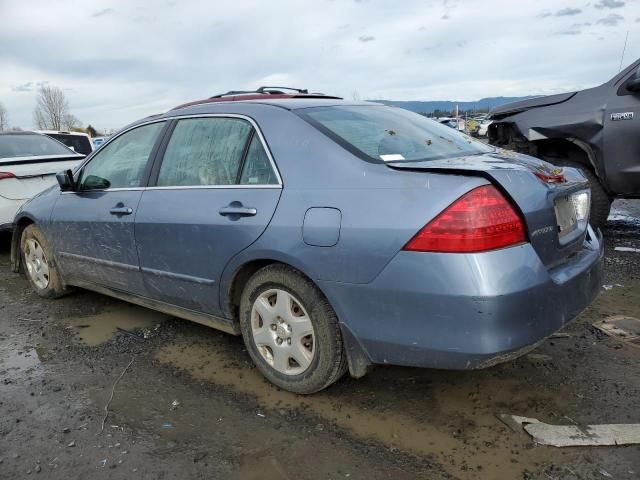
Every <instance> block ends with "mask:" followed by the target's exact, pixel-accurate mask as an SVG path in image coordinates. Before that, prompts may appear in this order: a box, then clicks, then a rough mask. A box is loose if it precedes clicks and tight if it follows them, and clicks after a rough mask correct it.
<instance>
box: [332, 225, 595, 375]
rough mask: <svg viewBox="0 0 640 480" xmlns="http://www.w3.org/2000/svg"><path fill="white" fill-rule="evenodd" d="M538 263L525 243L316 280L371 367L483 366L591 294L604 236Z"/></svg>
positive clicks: (570, 313)
mask: <svg viewBox="0 0 640 480" xmlns="http://www.w3.org/2000/svg"><path fill="white" fill-rule="evenodd" d="M590 237H591V238H592V239H591V240H590V241H589V242H585V247H584V248H583V249H582V250H581V251H580V252H579V253H578V254H576V255H575V256H574V257H573V258H571V259H570V260H569V261H567V262H566V263H564V264H562V265H561V266H559V267H556V268H553V269H547V267H545V266H544V265H543V264H542V263H541V261H540V259H539V257H538V256H537V254H536V253H535V251H534V249H533V247H532V246H531V245H530V244H525V245H521V246H517V247H512V248H506V249H502V250H496V251H492V252H487V253H480V254H438V253H416V252H404V251H403V252H400V253H399V254H398V255H396V257H394V259H393V260H392V261H391V262H390V263H389V264H388V265H387V267H386V268H385V269H384V270H383V271H382V272H381V274H380V275H379V276H378V277H377V278H376V279H375V280H374V281H373V282H371V283H369V284H366V285H365V284H359V285H358V284H344V283H335V282H319V284H320V285H321V288H322V289H323V291H324V292H325V294H326V295H327V297H328V298H329V301H330V302H331V303H332V305H333V306H334V308H335V309H336V312H337V313H338V316H339V318H340V320H341V322H343V323H344V327H345V328H348V329H349V331H350V333H351V334H352V336H353V337H354V338H355V339H356V341H358V342H359V347H360V349H361V350H362V351H363V352H364V353H365V354H366V356H367V357H368V359H369V360H370V361H371V362H372V363H377V364H394V365H408V366H420V367H430V368H443V369H472V368H484V367H488V366H491V365H494V364H496V363H501V362H504V361H508V360H511V359H512V358H516V357H517V356H519V355H521V354H523V353H525V352H526V351H527V350H529V349H532V348H535V346H536V345H537V344H538V343H539V342H540V341H542V340H543V339H545V338H546V337H548V336H549V335H551V334H552V333H554V332H556V331H557V330H559V329H560V328H562V327H563V326H564V325H565V324H566V323H567V322H569V321H570V320H572V319H573V318H575V317H576V316H577V315H578V314H579V313H580V312H581V311H582V310H583V309H584V308H586V307H587V306H588V305H589V304H590V303H591V302H592V301H593V300H594V299H595V297H596V296H597V294H598V292H599V290H600V288H601V285H602V276H603V261H602V258H603V242H602V238H601V236H597V235H596V234H595V233H594V232H593V231H592V230H591V229H590Z"/></svg>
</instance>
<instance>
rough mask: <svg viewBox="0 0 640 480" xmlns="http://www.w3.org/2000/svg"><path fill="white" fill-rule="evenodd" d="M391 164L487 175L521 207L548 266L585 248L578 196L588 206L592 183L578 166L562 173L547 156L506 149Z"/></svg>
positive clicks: (420, 168) (554, 264) (395, 166)
mask: <svg viewBox="0 0 640 480" xmlns="http://www.w3.org/2000/svg"><path fill="white" fill-rule="evenodd" d="M386 164H387V166H389V167H391V168H394V169H402V170H405V169H409V170H414V171H422V172H433V173H453V174H459V175H473V176H482V177H485V178H487V179H488V180H489V181H491V183H492V184H494V185H495V186H496V187H498V188H499V189H500V190H502V191H503V193H504V194H506V195H507V197H508V198H510V200H511V201H512V202H513V203H514V205H515V206H516V207H517V208H518V210H519V211H520V213H521V214H522V217H523V219H524V222H525V225H526V230H527V234H528V238H529V241H530V242H531V244H532V246H533V247H534V248H535V250H536V252H537V253H538V256H539V257H540V259H541V260H542V262H543V263H544V264H545V265H546V266H547V267H549V268H552V267H554V266H556V265H558V264H561V263H563V262H564V261H566V260H567V259H568V258H569V257H571V256H572V255H574V254H575V253H576V252H578V251H579V250H580V249H581V248H582V244H583V242H584V238H585V234H586V227H587V222H586V220H579V218H578V215H577V213H576V207H575V204H576V201H578V199H577V196H578V195H585V194H586V195H587V197H586V198H587V205H588V195H589V187H588V182H587V179H586V178H585V177H584V176H583V175H582V174H581V173H580V172H579V171H578V170H576V169H573V168H566V169H564V170H563V171H559V170H558V169H557V168H556V167H554V166H553V165H551V164H549V163H547V162H544V161H542V160H539V159H536V158H533V157H528V156H525V155H520V154H516V153H513V152H506V151H499V152H498V151H497V152H495V153H489V154H483V155H473V156H467V157H454V158H446V159H438V160H430V161H417V162H387V163H386ZM556 182H558V183H556ZM579 200H584V197H581V198H580V199H579Z"/></svg>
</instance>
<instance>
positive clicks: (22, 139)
mask: <svg viewBox="0 0 640 480" xmlns="http://www.w3.org/2000/svg"><path fill="white" fill-rule="evenodd" d="M47 155H73V152H72V151H71V150H69V149H68V148H67V147H65V146H64V145H62V144H61V143H60V142H57V141H56V140H53V139H51V138H49V137H47V136H45V135H38V134H33V135H30V134H26V135H25V134H15V135H12V134H4V135H0V159H7V158H16V157H37V156H47Z"/></svg>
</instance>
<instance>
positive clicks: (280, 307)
mask: <svg viewBox="0 0 640 480" xmlns="http://www.w3.org/2000/svg"><path fill="white" fill-rule="evenodd" d="M291 300H292V299H291V295H289V294H288V293H287V292H285V291H284V290H278V296H277V299H276V310H277V312H278V315H280V316H281V317H282V318H284V319H285V320H288V321H290V320H291V319H293V312H292V310H291Z"/></svg>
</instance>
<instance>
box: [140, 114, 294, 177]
mask: <svg viewBox="0 0 640 480" xmlns="http://www.w3.org/2000/svg"><path fill="white" fill-rule="evenodd" d="M189 118H238V119H240V120H246V121H247V122H249V123H250V124H251V126H252V127H253V129H254V130H255V132H256V133H257V134H258V138H260V143H261V144H262V148H264V151H265V152H266V154H267V157H268V158H269V163H270V164H271V169H272V170H273V172H274V173H275V174H276V179H277V180H278V183H277V185H276V184H258V185H184V186H175V187H174V186H167V187H148V188H150V189H151V188H202V187H209V188H212V187H213V188H217V187H222V188H229V187H244V188H256V187H263V188H264V187H275V186H279V187H280V188H282V186H283V182H282V176H281V175H280V170H278V166H277V165H276V162H275V160H274V158H273V155H272V154H271V150H270V149H269V145H268V144H267V141H266V140H265V138H264V135H263V134H262V130H260V127H259V126H258V124H257V123H256V121H255V120H254V119H253V118H251V117H249V116H248V115H243V114H240V113H201V114H191V115H179V116H176V117H166V119H168V120H183V119H189ZM172 135H173V133H172ZM169 141H171V138H169ZM168 145H169V144H167V146H168ZM162 159H163V160H164V155H163V158H162Z"/></svg>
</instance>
